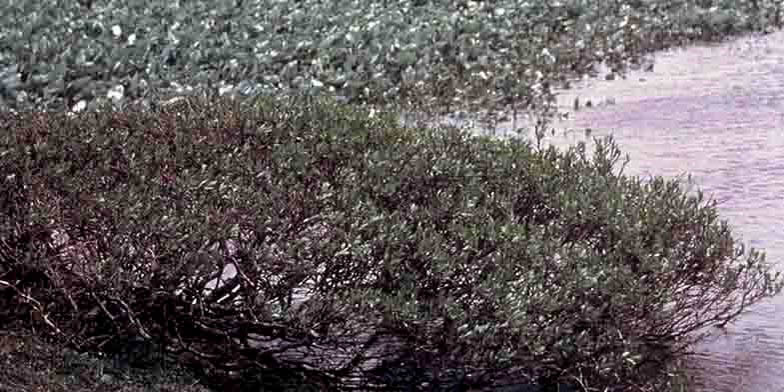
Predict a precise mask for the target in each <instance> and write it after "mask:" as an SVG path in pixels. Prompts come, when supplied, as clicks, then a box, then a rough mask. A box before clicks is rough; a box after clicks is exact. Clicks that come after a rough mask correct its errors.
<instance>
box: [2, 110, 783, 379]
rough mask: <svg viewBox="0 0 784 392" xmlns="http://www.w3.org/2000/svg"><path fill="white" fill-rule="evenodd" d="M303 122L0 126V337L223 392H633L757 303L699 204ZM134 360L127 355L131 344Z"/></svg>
mask: <svg viewBox="0 0 784 392" xmlns="http://www.w3.org/2000/svg"><path fill="white" fill-rule="evenodd" d="M395 118H396V116H395V115H387V114H378V113H376V114H374V115H371V113H370V112H367V111H363V110H360V109H356V108H349V107H345V106H340V105H338V104H336V103H334V102H332V101H327V100H321V99H315V98H297V99H287V100H275V99H264V100H261V101H260V102H259V103H258V105H257V106H255V107H251V106H249V105H246V104H240V103H238V102H237V101H229V100H217V101H204V100H195V99H192V100H183V101H180V102H178V103H176V104H174V105H172V106H165V107H161V108H158V109H156V110H155V111H152V112H148V111H140V110H129V111H127V112H122V113H120V112H114V111H107V112H103V113H97V112H90V113H85V114H82V115H80V116H77V117H69V116H68V115H66V114H59V113H45V114H44V113H35V112H30V113H20V114H15V115H11V114H2V115H1V116H0V123H1V124H2V128H3V129H7V130H10V131H9V132H3V133H2V134H0V173H3V177H2V178H0V198H2V202H0V327H3V326H4V325H5V324H7V323H11V322H12V321H16V322H23V323H25V325H27V326H28V327H30V328H33V329H35V330H36V331H39V332H40V333H44V334H49V335H51V336H53V337H55V338H57V339H60V340H61V341H63V342H65V343H67V344H68V345H70V346H71V347H72V348H73V349H77V350H89V351H106V352H111V351H112V350H114V351H122V350H124V348H127V347H129V344H130V343H131V342H139V341H141V342H147V343H148V344H149V345H150V347H153V351H154V350H158V351H163V352H165V353H166V354H167V355H169V356H170V357H174V358H177V359H178V360H179V361H182V362H183V363H188V364H191V365H193V366H194V367H195V368H197V369H200V370H202V371H203V376H204V377H205V378H207V379H209V380H212V382H213V385H221V386H223V387H227V386H232V387H234V388H238V389H240V390H249V391H250V390H254V391H258V390H270V389H274V390H280V389H283V388H288V387H291V388H303V387H302V386H303V385H309V386H311V387H312V388H313V390H324V389H335V390H351V389H359V390H374V389H378V390H383V389H392V390H394V389H406V390H445V389H447V388H457V387H463V388H469V387H470V388H475V389H480V388H484V387H492V386H493V385H496V386H499V385H502V384H505V385H508V384H519V385H537V386H538V388H540V390H549V389H548V388H550V389H552V390H555V388H556V387H557V386H558V385H569V386H572V387H573V388H580V389H585V390H596V389H589V388H598V389H599V390H605V389H604V388H608V389H607V390H654V389H656V388H664V387H666V386H667V385H668V383H669V380H668V378H667V376H666V375H665V374H664V372H663V371H662V369H664V368H665V367H666V365H667V363H669V361H670V360H672V359H674V358H677V357H678V356H679V355H683V354H684V353H686V351H687V350H688V348H689V345H690V344H692V343H693V342H694V341H695V340H697V339H699V338H700V337H701V336H703V335H702V334H703V333H704V332H705V331H706V330H707V329H706V327H710V326H711V325H716V324H723V323H726V322H729V321H732V320H733V319H735V318H736V317H737V316H738V315H739V314H740V312H742V311H743V310H745V309H747V308H748V307H749V306H750V305H751V304H753V303H755V302H757V301H759V300H760V299H762V298H764V297H767V296H770V295H773V294H775V293H777V292H779V291H780V290H781V287H782V286H781V280H780V279H779V276H778V274H777V273H774V272H773V271H772V270H771V266H770V264H768V263H767V262H766V261H765V260H764V257H763V255H762V254H760V253H757V252H750V253H749V252H742V251H741V249H740V248H739V246H738V245H737V244H736V242H735V240H734V239H733V237H732V234H731V232H730V229H729V227H728V226H727V224H726V223H724V222H723V221H720V220H719V217H718V215H717V212H716V209H715V206H714V203H711V202H709V201H706V200H703V198H702V196H701V195H688V194H686V193H685V191H684V190H683V189H682V187H681V186H680V184H679V182H678V181H675V180H664V179H661V178H654V179H652V180H650V181H642V180H640V179H638V178H632V177H627V176H623V175H620V174H618V171H619V169H620V165H619V161H620V157H621V154H620V151H619V150H618V149H617V147H616V146H615V145H614V144H613V143H612V142H611V141H604V142H601V143H599V144H598V147H597V149H596V151H594V152H593V154H592V157H591V156H590V155H591V154H589V153H588V152H586V151H585V148H584V146H582V145H581V146H579V147H575V148H572V149H570V150H568V151H566V152H558V151H556V150H554V149H536V148H533V147H532V146H531V145H530V144H529V143H526V142H522V141H518V140H505V141H500V140H494V139H491V138H487V137H478V136H473V135H471V134H469V133H468V132H465V131H462V130H459V129H449V128H440V129H410V128H401V127H398V126H397V125H396V121H395ZM134 344H136V343H134Z"/></svg>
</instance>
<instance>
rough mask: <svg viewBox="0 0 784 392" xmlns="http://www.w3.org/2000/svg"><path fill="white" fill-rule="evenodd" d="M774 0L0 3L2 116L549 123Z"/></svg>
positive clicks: (770, 18) (761, 19) (773, 19)
mask: <svg viewBox="0 0 784 392" xmlns="http://www.w3.org/2000/svg"><path fill="white" fill-rule="evenodd" d="M780 8H781V2H780V1H773V0H654V1H649V0H648V1H640V0H632V1H628V0H624V1H582V0H569V1H559V2H553V1H548V0H537V1H520V0H501V1H481V0H480V1H467V0H460V1H452V0H422V1H410V0H384V1H379V0H375V1H369V0H329V1H322V0H303V1H288V0H286V1H278V0H244V1H243V0H236V1H220V2H215V1H139V0H132V1H108V0H84V1H47V2H34V1H32V2H31V1H12V0H3V1H0V9H2V12H0V26H2V27H0V42H2V43H3V44H2V45H0V107H5V108H6V109H9V108H10V109H14V110H21V109H25V108H28V109H29V108H38V109H46V110H60V111H62V110H74V109H80V108H87V109H95V108H98V107H100V105H101V104H102V102H117V103H119V104H123V103H125V104H127V103H128V102H141V103H144V104H148V105H153V104H155V103H156V101H158V100H163V99H167V98H171V97H175V96H183V95H192V94H196V95H199V94H202V95H204V94H206V95H226V94H228V95H237V96H249V95H256V94H259V93H265V94H273V93H274V94H291V93H301V92H310V93H316V94H322V93H324V94H330V95H335V96H339V97H343V98H344V99H345V100H347V101H349V102H351V103H371V104H383V105H395V106H405V107H415V108H416V109H417V110H427V111H440V112H444V111H446V112H449V111H452V110H456V109H465V110H470V111H476V110H477V109H481V110H490V111H495V110H504V109H508V108H509V107H510V106H517V107H519V108H522V109H530V110H534V111H535V112H539V113H547V112H548V111H549V110H550V109H549V103H550V100H551V99H552V87H554V84H555V83H557V82H559V81H562V80H563V79H565V78H569V77H574V76H579V75H582V74H585V73H588V72H590V70H591V69H592V68H593V66H595V65H596V64H598V63H602V62H604V63H607V64H608V65H610V66H611V67H612V68H613V69H615V70H616V71H618V72H622V71H623V69H624V68H625V67H626V66H627V65H628V64H629V63H633V62H635V61H637V60H639V56H640V55H641V54H643V53H646V52H649V51H652V50H657V49H662V48H666V47H670V46H673V45H678V44H681V43H684V42H687V41H689V40H692V39H706V40H717V39H722V38H724V37H726V36H727V35H729V34H735V33H739V32H743V31H751V30H764V29H769V28H771V27H772V26H776V25H778V24H779V22H780V14H779V13H780Z"/></svg>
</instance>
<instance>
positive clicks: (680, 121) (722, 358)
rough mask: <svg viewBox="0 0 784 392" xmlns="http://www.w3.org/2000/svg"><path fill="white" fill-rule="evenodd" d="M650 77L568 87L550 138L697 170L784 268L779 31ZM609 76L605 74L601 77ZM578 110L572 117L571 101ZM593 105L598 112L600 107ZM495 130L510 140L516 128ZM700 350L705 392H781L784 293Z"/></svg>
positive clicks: (674, 61) (683, 54)
mask: <svg viewBox="0 0 784 392" xmlns="http://www.w3.org/2000/svg"><path fill="white" fill-rule="evenodd" d="M655 58H656V62H655V68H654V70H653V72H643V71H639V72H632V73H630V74H629V75H627V78H626V79H623V80H621V79H618V80H614V81H606V80H604V78H603V77H600V78H599V80H590V81H585V82H581V83H579V84H578V85H577V86H574V87H573V88H572V89H571V90H567V91H562V92H561V94H560V95H559V105H560V106H561V108H562V109H563V110H566V111H571V112H572V113H570V118H569V120H567V121H562V122H559V123H557V124H556V129H557V131H556V133H555V135H548V136H547V138H546V141H547V142H548V143H552V144H554V145H557V146H567V145H569V144H573V143H576V142H578V141H581V140H582V141H590V140H591V138H590V137H588V136H586V132H585V129H586V128H591V129H592V130H593V131H592V132H591V137H593V136H605V135H609V134H612V135H614V138H615V140H616V141H617V142H618V144H619V146H620V148H621V150H622V151H623V152H624V153H628V154H629V156H630V158H631V162H630V163H629V165H628V166H627V168H626V171H625V173H627V174H632V175H641V176H646V177H647V176H649V175H663V176H678V175H681V174H685V173H691V174H692V175H693V180H694V182H695V183H696V185H697V186H698V187H699V188H701V189H702V190H703V191H704V192H705V194H706V196H712V197H713V198H714V199H716V200H718V201H719V203H720V204H719V211H720V213H721V215H722V217H723V218H724V219H727V220H728V221H729V223H730V225H731V226H732V227H733V228H734V232H735V233H736V235H737V236H738V237H739V239H740V240H741V241H742V242H743V243H745V244H746V245H747V246H752V247H754V248H758V249H760V248H761V249H764V250H765V251H766V253H767V257H768V260H769V261H772V262H775V263H776V264H777V265H778V266H779V269H784V33H782V32H777V33H773V34H769V35H765V36H746V37H743V38H740V39H737V40H733V41H731V42H728V43H724V44H719V45H709V46H697V47H689V48H686V49H676V50H672V51H667V52H662V53H657V54H656V56H655ZM602 76H603V75H602ZM576 97H579V100H580V104H581V106H582V105H584V103H585V102H586V101H587V100H591V101H592V103H593V106H592V107H591V108H585V107H584V106H583V108H582V109H580V110H578V111H574V110H573V107H574V100H575V98H576ZM608 101H610V102H608ZM597 104H598V105H597ZM496 132H497V134H499V135H502V134H504V133H505V134H507V135H508V134H509V133H510V132H511V126H510V124H506V125H505V126H504V125H502V126H500V127H499V128H498V129H497V130H496ZM717 333H720V334H721V335H719V336H717V337H716V338H715V339H712V340H711V341H709V342H706V343H705V344H703V345H701V346H700V347H698V348H697V351H698V352H699V355H697V356H696V357H695V360H694V362H695V366H696V367H697V369H695V371H694V374H695V378H697V379H698V380H699V383H700V384H701V385H702V387H701V388H700V389H701V390H703V391H726V392H745V391H748V392H776V391H784V295H782V296H778V297H777V298H773V299H771V300H768V301H766V302H764V303H761V304H758V305H756V306H754V307H753V308H752V309H751V310H750V312H749V313H748V314H745V315H743V316H741V318H740V319H739V320H738V322H736V323H735V324H734V325H732V326H729V327H728V328H727V330H726V333H723V332H719V331H718V330H717Z"/></svg>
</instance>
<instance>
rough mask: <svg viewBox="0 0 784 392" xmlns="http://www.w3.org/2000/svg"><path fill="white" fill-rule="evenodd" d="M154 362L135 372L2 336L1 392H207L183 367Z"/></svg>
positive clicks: (40, 341) (21, 336)
mask: <svg viewBox="0 0 784 392" xmlns="http://www.w3.org/2000/svg"><path fill="white" fill-rule="evenodd" d="M154 362H155V363H152V364H149V363H148V364H145V365H144V366H137V365H134V366H131V365H128V364H125V363H122V361H120V360H118V359H117V358H107V357H106V356H104V355H97V354H95V355H91V354H86V353H77V352H75V351H73V350H70V349H68V348H65V347H62V346H61V345H58V344H55V343H52V342H49V341H48V340H47V339H46V338H44V337H41V336H38V335H36V334H34V333H31V332H29V331H23V330H21V329H16V330H0V392H37V391H46V392H50V391H51V392H59V391H63V392H82V391H84V392H87V391H90V392H93V391H95V392H100V391H113V392H114V391H120V392H142V391H144V392H164V391H171V392H175V391H176V392H180V391H182V392H209V389H207V388H206V387H204V386H203V385H202V384H201V383H200V382H199V381H198V380H197V379H196V378H195V377H194V376H193V375H192V374H190V373H189V372H188V371H187V370H185V369H183V368H182V367H179V366H177V365H176V364H174V363H169V362H165V363H162V362H161V361H154Z"/></svg>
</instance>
